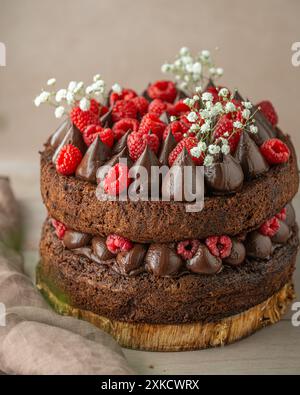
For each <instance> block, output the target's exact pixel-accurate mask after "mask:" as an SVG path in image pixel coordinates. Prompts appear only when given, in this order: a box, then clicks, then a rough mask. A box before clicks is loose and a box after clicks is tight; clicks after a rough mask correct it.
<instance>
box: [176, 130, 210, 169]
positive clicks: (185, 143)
mask: <svg viewBox="0 0 300 395" xmlns="http://www.w3.org/2000/svg"><path fill="white" fill-rule="evenodd" d="M196 145H198V140H197V139H196V137H185V138H184V139H183V140H181V141H180V142H179V143H178V144H177V145H176V147H175V148H174V149H173V151H171V153H170V155H169V165H170V166H172V165H173V163H174V162H175V159H176V158H177V156H178V155H179V154H180V152H181V151H182V150H183V148H184V147H185V148H186V149H187V150H188V151H189V153H190V151H191V149H192V148H193V147H196ZM190 154H191V153H190ZM191 158H192V159H193V161H194V162H195V164H196V165H202V164H203V160H204V155H203V154H202V155H201V156H200V158H196V157H195V156H192V155H191Z"/></svg>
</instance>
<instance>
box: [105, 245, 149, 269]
mask: <svg viewBox="0 0 300 395" xmlns="http://www.w3.org/2000/svg"><path fill="white" fill-rule="evenodd" d="M146 252H147V247H146V246H145V245H143V244H135V245H134V247H133V248H132V249H131V250H130V251H123V252H119V253H118V255H117V257H116V263H115V265H114V266H113V269H115V270H116V271H117V272H118V273H120V274H123V275H134V274H137V273H140V272H141V271H143V270H144V267H142V266H143V263H144V258H145V255H146Z"/></svg>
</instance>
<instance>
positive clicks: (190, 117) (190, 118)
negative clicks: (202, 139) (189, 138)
mask: <svg viewBox="0 0 300 395" xmlns="http://www.w3.org/2000/svg"><path fill="white" fill-rule="evenodd" d="M187 119H188V121H189V122H196V121H197V119H198V115H197V113H196V112H195V111H191V112H190V113H189V114H188V115H187Z"/></svg>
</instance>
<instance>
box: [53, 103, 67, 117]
mask: <svg viewBox="0 0 300 395" xmlns="http://www.w3.org/2000/svg"><path fill="white" fill-rule="evenodd" d="M64 113H65V108H64V107H63V106H59V107H56V109H55V111H54V115H55V117H56V118H61V117H62V116H63V115H64Z"/></svg>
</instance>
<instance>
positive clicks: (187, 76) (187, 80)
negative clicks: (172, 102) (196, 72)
mask: <svg viewBox="0 0 300 395" xmlns="http://www.w3.org/2000/svg"><path fill="white" fill-rule="evenodd" d="M183 79H184V81H185V82H190V80H191V76H190V75H188V74H187V75H185V76H184V78H183Z"/></svg>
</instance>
